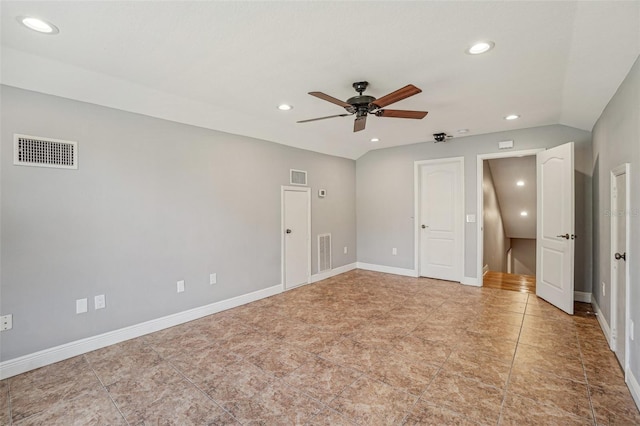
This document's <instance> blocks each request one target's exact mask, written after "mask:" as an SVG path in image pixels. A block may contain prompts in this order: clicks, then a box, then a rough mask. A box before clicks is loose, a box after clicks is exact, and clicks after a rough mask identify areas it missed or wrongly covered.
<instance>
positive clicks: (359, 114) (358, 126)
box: [298, 81, 428, 132]
mask: <svg viewBox="0 0 640 426" xmlns="http://www.w3.org/2000/svg"><path fill="white" fill-rule="evenodd" d="M368 85H369V83H368V82H366V81H358V82H355V83H353V88H354V89H356V92H358V95H356V96H353V97H351V98H349V99H347V101H346V102H343V101H341V100H340V99H336V98H334V97H333V96H329V95H327V94H324V93H322V92H309V94H310V95H311V96H315V97H316V98H320V99H323V100H325V101H328V102H331V103H333V104H336V105H340V106H341V107H343V108H344V109H345V110H347V113H346V114H337V115H329V116H327V117H319V118H311V119H309V120H301V121H298V123H308V122H310V121H317V120H325V119H327V118H334V117H348V116H350V115H354V114H355V115H356V119H355V122H354V123H353V131H354V132H359V131H360V130H364V127H365V125H366V124H367V115H368V114H374V115H376V116H378V117H392V118H414V119H418V120H419V119H421V118H424V117H425V116H426V115H427V114H428V113H427V111H408V110H403V109H381V108H384V107H386V106H387V105H391V104H392V103H395V102H398V101H401V100H403V99H406V98H408V97H409V96H413V95H417V94H418V93H420V92H422V90H420V89H418V88H417V87H416V86H414V85H413V84H408V85H406V86H404V87H403V88H402V89H398V90H396V91H395V92H391V93H389V94H388V95H385V96H383V97H381V98H380V99H376V98H374V97H373V96H368V95H363V94H362V92H364V91H365V90H366V89H367V86H368Z"/></svg>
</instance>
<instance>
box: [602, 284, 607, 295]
mask: <svg viewBox="0 0 640 426" xmlns="http://www.w3.org/2000/svg"><path fill="white" fill-rule="evenodd" d="M605 287H606V286H605V284H604V281H602V295H603V296H606V295H607V293H606V291H605Z"/></svg>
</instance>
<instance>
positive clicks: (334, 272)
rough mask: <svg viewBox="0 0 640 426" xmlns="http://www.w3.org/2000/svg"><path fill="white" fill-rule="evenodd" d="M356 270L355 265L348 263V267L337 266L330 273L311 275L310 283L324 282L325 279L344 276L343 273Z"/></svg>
mask: <svg viewBox="0 0 640 426" xmlns="http://www.w3.org/2000/svg"><path fill="white" fill-rule="evenodd" d="M356 268H357V263H356V262H354V263H349V264H348V265H344V266H338V267H337V268H333V269H332V270H330V271H325V272H320V273H319V274H314V275H311V282H312V283H315V282H318V281H322V280H326V279H327V278H331V277H335V276H336V275H340V274H344V273H345V272H349V271H353V270H354V269H356Z"/></svg>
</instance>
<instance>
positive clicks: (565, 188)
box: [536, 142, 575, 315]
mask: <svg viewBox="0 0 640 426" xmlns="http://www.w3.org/2000/svg"><path fill="white" fill-rule="evenodd" d="M573 151H574V147H573V142H569V143H566V144H564V145H560V146H557V147H555V148H551V149H548V150H546V151H543V152H540V153H538V154H537V161H536V163H537V175H538V195H537V198H538V224H537V228H538V229H537V237H538V241H537V261H536V263H537V265H536V294H537V295H538V296H539V297H541V298H543V299H544V300H546V301H548V302H549V303H551V304H553V305H555V306H557V307H558V308H560V309H562V310H563V311H565V312H567V313H568V314H571V315H573V285H574V283H573V267H574V244H575V234H574V232H575V231H574V165H573Z"/></svg>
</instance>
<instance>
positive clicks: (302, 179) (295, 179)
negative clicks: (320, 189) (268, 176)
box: [290, 169, 307, 185]
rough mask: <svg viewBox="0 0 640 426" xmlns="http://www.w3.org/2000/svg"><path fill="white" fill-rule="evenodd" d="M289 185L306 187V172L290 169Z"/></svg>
mask: <svg viewBox="0 0 640 426" xmlns="http://www.w3.org/2000/svg"><path fill="white" fill-rule="evenodd" d="M290 172H291V178H290V182H291V185H306V184H307V172H305V171H304V170H294V169H291V170H290Z"/></svg>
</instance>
